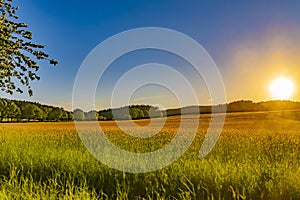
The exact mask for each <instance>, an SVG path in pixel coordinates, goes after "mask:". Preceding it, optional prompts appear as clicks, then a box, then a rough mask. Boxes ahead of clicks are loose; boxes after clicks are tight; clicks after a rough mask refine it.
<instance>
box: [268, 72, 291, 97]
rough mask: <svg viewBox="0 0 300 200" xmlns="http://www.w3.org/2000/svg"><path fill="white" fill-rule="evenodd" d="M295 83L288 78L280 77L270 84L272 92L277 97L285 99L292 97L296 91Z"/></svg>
mask: <svg viewBox="0 0 300 200" xmlns="http://www.w3.org/2000/svg"><path fill="white" fill-rule="evenodd" d="M294 90H295V87H294V83H293V82H292V81H291V80H290V79H288V78H284V77H281V78H278V79H276V80H274V81H273V82H272V83H271V85H270V93H271V95H272V96H273V98H275V99H279V100H285V99H288V98H290V97H291V96H292V95H293V93H294Z"/></svg>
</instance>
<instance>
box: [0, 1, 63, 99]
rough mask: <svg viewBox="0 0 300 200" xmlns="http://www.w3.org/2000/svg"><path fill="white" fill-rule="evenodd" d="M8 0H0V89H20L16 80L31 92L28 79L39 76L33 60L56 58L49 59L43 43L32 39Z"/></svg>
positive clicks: (34, 78) (8, 90)
mask: <svg viewBox="0 0 300 200" xmlns="http://www.w3.org/2000/svg"><path fill="white" fill-rule="evenodd" d="M17 10H18V7H14V6H12V0H0V12H1V16H0V89H1V90H2V91H5V92H7V93H9V94H13V92H14V91H16V92H20V93H23V90H22V89H21V88H20V87H18V86H16V84H15V83H16V82H18V83H21V84H22V85H24V86H25V87H27V91H28V93H29V95H30V96H32V93H33V92H32V89H31V87H30V82H31V81H33V80H39V79H40V77H39V76H38V75H37V74H36V72H37V71H38V70H39V65H38V63H37V60H46V61H48V62H49V63H50V64H51V65H56V64H57V61H56V60H53V59H49V58H48V57H49V56H48V54H46V53H45V52H44V51H42V49H43V48H44V45H40V44H35V43H33V42H32V33H31V31H29V30H27V25H26V24H25V23H23V22H19V20H18V16H17V15H16V11H17Z"/></svg>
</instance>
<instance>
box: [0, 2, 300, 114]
mask: <svg viewBox="0 0 300 200" xmlns="http://www.w3.org/2000/svg"><path fill="white" fill-rule="evenodd" d="M14 4H15V5H19V6H20V10H19V12H18V13H17V14H18V15H19V16H20V19H21V21H24V22H25V23H27V24H28V25H29V29H30V30H32V32H33V38H34V41H35V42H37V43H41V44H45V45H46V48H45V51H46V52H47V53H49V54H50V55H51V57H54V58H55V59H57V60H58V61H59V65H58V66H57V67H55V68H54V67H52V66H49V65H47V64H46V63H43V62H42V63H40V65H41V68H40V71H39V75H40V76H41V80H40V81H38V82H33V83H32V86H33V89H34V96H33V97H28V95H27V94H26V93H24V94H21V95H20V94H14V95H13V96H9V95H6V94H3V93H1V96H3V97H8V98H14V99H25V100H30V101H39V102H42V103H45V104H50V105H57V106H63V107H64V108H67V109H70V108H71V106H70V105H71V101H72V89H73V83H74V79H75V77H76V73H77V70H78V69H79V67H80V65H81V63H82V61H83V60H84V58H85V57H86V56H87V54H88V53H89V52H90V51H91V50H92V49H93V48H94V47H95V46H96V45H98V44H99V43H100V42H102V41H103V40H105V39H107V38H109V37H111V36H113V35H115V34H117V33H120V32H122V31H125V30H129V29H132V28H140V27H164V28H169V29H173V30H176V31H180V32H182V33H184V34H186V35H188V36H190V37H191V38H193V39H195V40H196V41H197V42H199V43H200V44H201V45H202V46H203V47H204V48H205V49H206V50H207V52H208V53H209V54H210V55H211V57H212V58H213V60H214V61H215V63H216V64H217V66H218V67H219V70H220V72H221V74H222V76H223V79H224V83H225V87H226V91H227V98H228V101H232V100H237V99H242V98H243V99H252V100H255V101H260V100H267V99H269V94H268V92H267V91H266V87H267V86H268V83H269V82H270V81H271V80H272V79H274V78H276V77H277V76H287V77H289V78H291V79H292V80H294V82H295V84H298V83H297V79H299V77H298V76H299V75H298V74H299V70H298V68H299V64H300V61H299V59H298V58H297V56H296V55H297V52H299V50H300V46H299V41H300V40H299V39H300V37H299V29H300V12H299V10H300V2H299V1H296V0H295V1H276V0H275V1H258V0H257V1H256V0H252V1H216V0H213V1H177V0H172V1H171V0H166V1H133V0H130V1H99V0H91V1H90V0H86V1H74V0H72V1H71V0H69V1H64V0H59V1H58V0H43V1H36V0H26V1H21V0H15V1H14ZM150 54H151V52H150ZM155 55H156V53H152V54H151V55H150V56H149V57H148V58H146V59H144V60H143V59H141V58H145V56H142V57H141V56H140V57H135V58H136V59H137V60H139V61H141V62H143V61H144V62H148V61H150V60H151V59H149V58H152V57H153V56H155ZM146 57H147V56H146ZM156 57H157V58H156V59H157V60H158V61H161V62H167V63H170V64H172V60H173V59H172V58H169V56H159V55H156ZM274 57H275V58H274ZM131 59H134V58H131ZM166 60H168V61H166ZM127 61H128V60H127ZM127 61H126V60H125V61H124V63H127V64H128V65H130V64H132V63H134V62H131V61H128V62H127ZM278 63H280V64H278ZM176 64H177V65H178V66H179V65H180V66H182V65H184V62H180V61H178V62H176V63H175V65H176ZM121 65H122V63H121V64H120V65H119V66H116V67H115V69H114V70H113V72H112V73H111V75H110V76H111V78H113V77H114V76H115V75H116V74H120V71H122V70H120V71H119V68H120V66H121ZM107 78H108V79H109V75H108V77H107ZM108 85H109V84H108ZM253 88H255V89H256V90H257V92H253ZM257 88H258V89H257ZM149 91H152V92H153V94H151V95H153V96H157V95H158V96H159V95H161V92H160V93H159V92H157V91H160V90H159V89H157V90H155V89H153V88H152V89H150V90H149ZM155 91H156V92H155ZM98 93H100V92H98ZM98 93H97V94H98ZM156 93H159V94H156ZM142 94H143V93H141V94H140V95H138V94H137V95H136V96H137V97H138V98H139V99H143V97H142ZM101 95H102V94H98V95H97V98H99V99H101V98H104V97H103V96H101ZM293 99H295V100H299V95H298V93H296V94H295V95H294V97H293ZM99 102H100V103H99V105H98V107H99V108H104V107H107V106H108V105H107V104H106V103H105V101H102V102H101V100H99ZM136 103H139V102H136ZM141 103H147V101H144V102H141ZM149 103H154V102H149ZM158 103H161V104H164V105H165V106H167V107H174V106H176V105H175V104H172V103H168V102H158ZM201 103H202V104H207V103H208V99H204V100H203V101H201ZM168 104H169V105H168Z"/></svg>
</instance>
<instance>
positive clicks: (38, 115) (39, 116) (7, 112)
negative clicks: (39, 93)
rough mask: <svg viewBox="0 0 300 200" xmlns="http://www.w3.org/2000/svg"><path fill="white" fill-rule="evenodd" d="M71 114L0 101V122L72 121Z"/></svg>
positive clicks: (59, 110) (28, 103) (55, 108)
mask: <svg viewBox="0 0 300 200" xmlns="http://www.w3.org/2000/svg"><path fill="white" fill-rule="evenodd" d="M73 119H74V117H73V113H72V112H69V111H66V110H64V109H63V108H58V107H53V106H47V105H42V104H40V103H34V102H27V101H17V100H9V99H0V122H3V121H14V122H22V121H40V122H45V121H48V122H49V121H72V120H73Z"/></svg>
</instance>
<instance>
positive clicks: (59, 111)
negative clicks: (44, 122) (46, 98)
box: [47, 108, 63, 121]
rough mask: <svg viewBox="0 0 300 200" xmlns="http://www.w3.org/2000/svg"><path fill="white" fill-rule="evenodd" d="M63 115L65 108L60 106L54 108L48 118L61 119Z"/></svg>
mask: <svg viewBox="0 0 300 200" xmlns="http://www.w3.org/2000/svg"><path fill="white" fill-rule="evenodd" d="M62 116H63V110H62V109H60V108H53V109H52V110H51V111H50V112H49V113H48V117H47V119H48V120H49V121H60V120H61V118H62Z"/></svg>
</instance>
